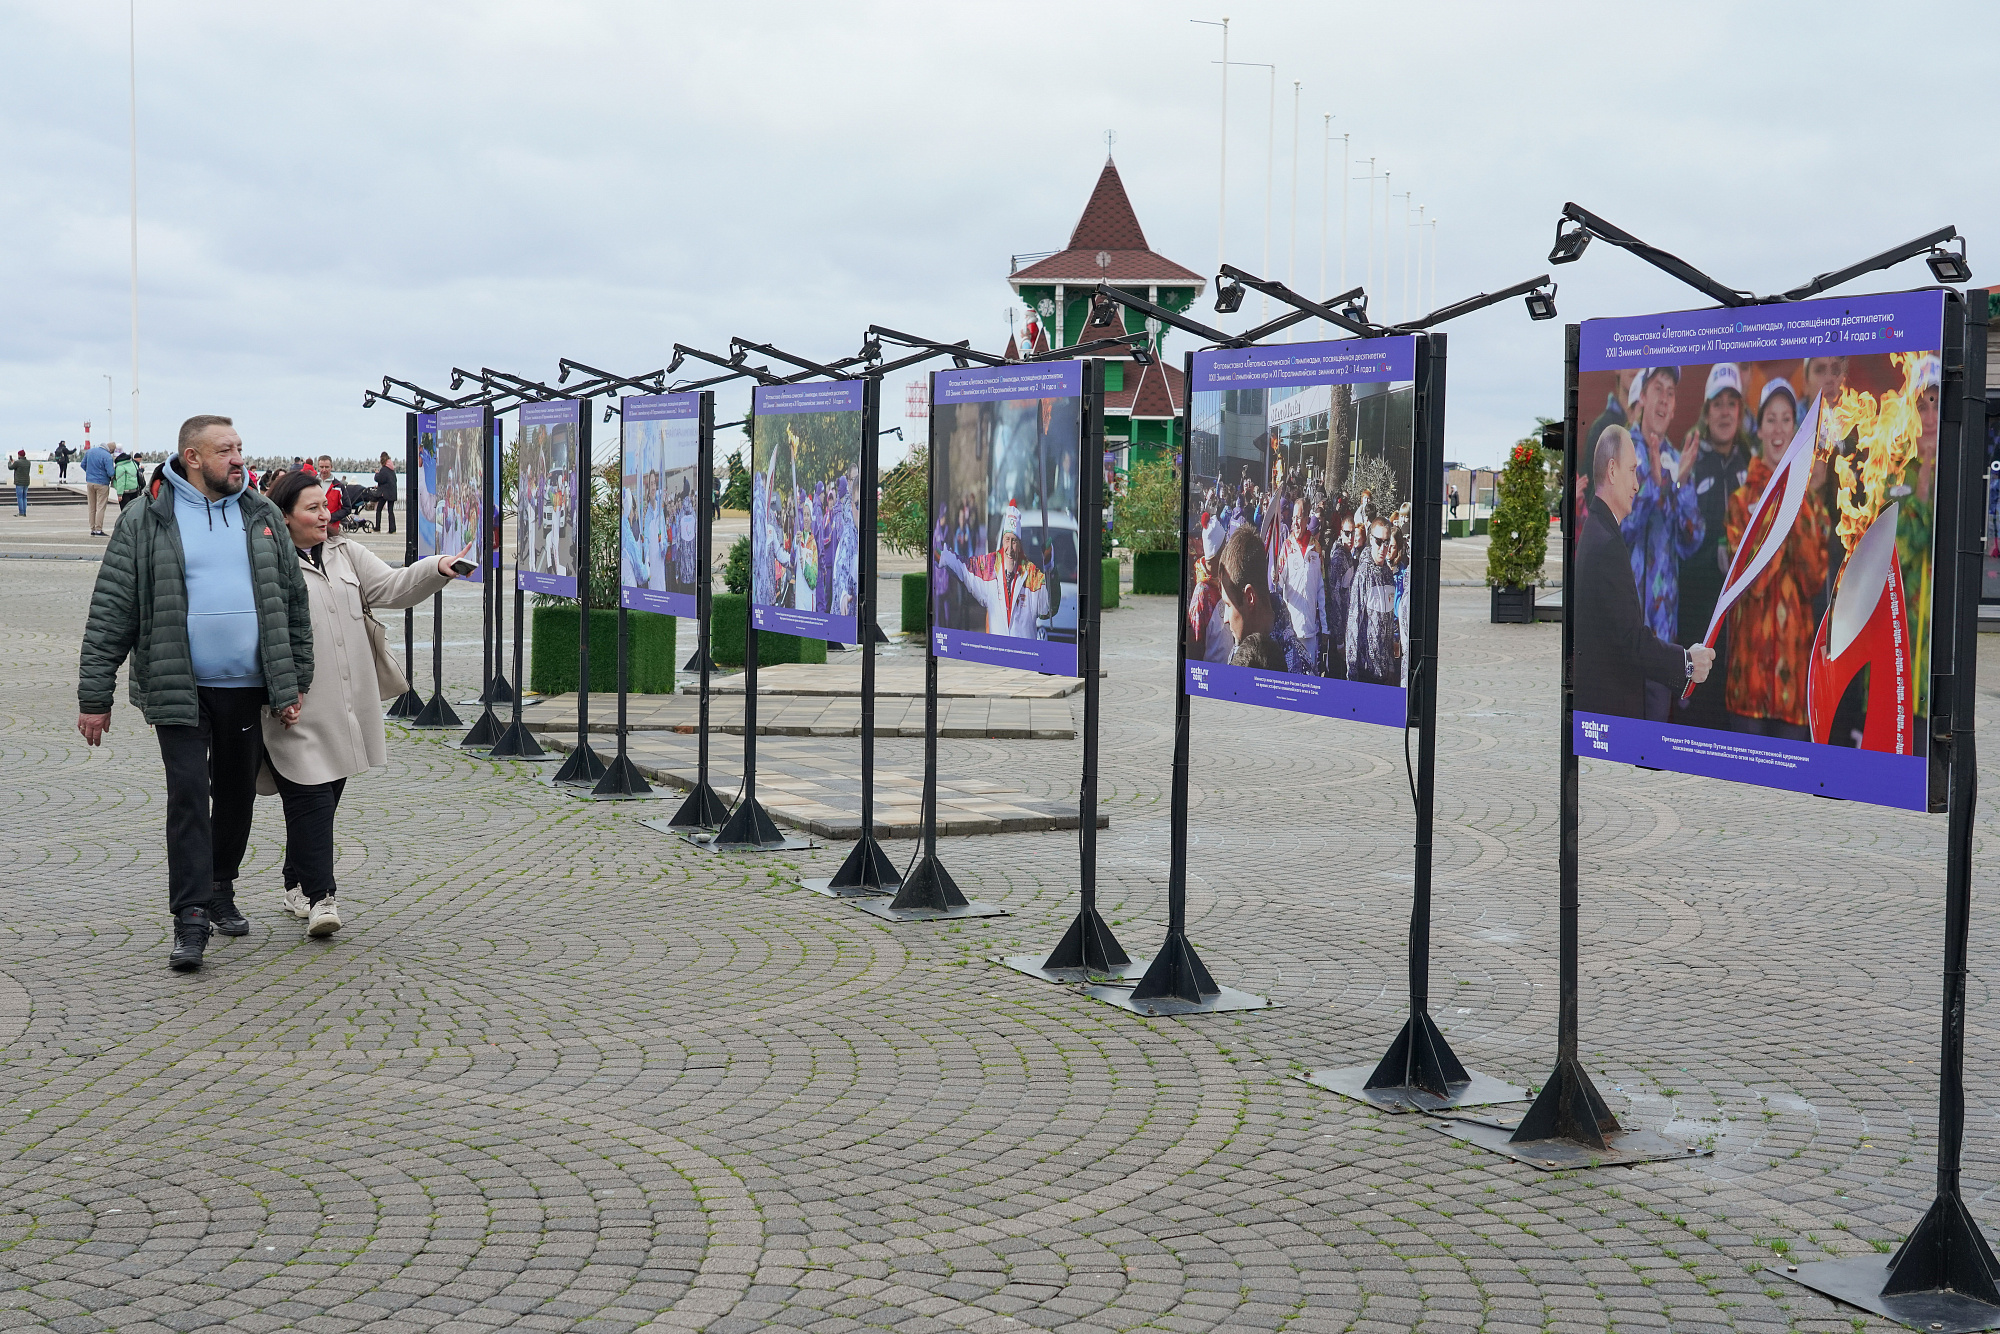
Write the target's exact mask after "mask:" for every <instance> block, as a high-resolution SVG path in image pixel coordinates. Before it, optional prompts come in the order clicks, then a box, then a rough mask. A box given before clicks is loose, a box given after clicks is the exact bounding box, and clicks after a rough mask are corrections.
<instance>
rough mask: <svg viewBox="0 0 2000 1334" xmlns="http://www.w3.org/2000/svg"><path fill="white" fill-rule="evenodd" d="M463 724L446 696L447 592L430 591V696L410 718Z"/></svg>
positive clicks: (414, 475)
mask: <svg viewBox="0 0 2000 1334" xmlns="http://www.w3.org/2000/svg"><path fill="white" fill-rule="evenodd" d="M431 421H432V430H431V459H432V466H433V467H435V466H436V460H437V428H436V421H437V418H436V417H432V418H431ZM421 434H422V433H421V432H419V445H418V449H417V452H416V453H415V454H413V455H412V456H411V466H410V490H409V495H410V535H411V541H415V540H416V532H417V523H418V515H417V493H418V490H419V488H420V486H421V483H422V478H421V477H420V476H419V475H418V471H417V470H418V469H419V468H421V467H422V466H423V448H422V444H421ZM431 531H432V532H433V533H436V532H437V531H438V526H437V516H436V515H435V514H433V515H432V516H431ZM438 554H443V553H438ZM451 554H452V555H457V554H458V553H457V552H452V553H451ZM460 725H461V723H460V719H459V716H458V710H456V709H454V708H452V707H451V701H450V700H448V699H446V698H445V697H444V593H443V592H442V591H440V592H437V593H433V594H431V697H430V700H429V701H428V702H427V703H426V704H425V705H424V707H423V709H422V710H421V711H420V712H419V713H418V714H417V716H416V717H415V718H413V719H412V720H411V721H410V726H412V727H420V728H424V729H427V730H435V729H442V728H446V727H458V726H460Z"/></svg>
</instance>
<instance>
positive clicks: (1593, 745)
mask: <svg viewBox="0 0 2000 1334" xmlns="http://www.w3.org/2000/svg"><path fill="white" fill-rule="evenodd" d="M1575 719H1576V731H1575V735H1574V736H1573V737H1572V738H1571V744H1573V745H1574V746H1575V747H1576V753H1577V754H1578V755H1580V756H1583V757H1585V758H1587V759H1598V760H1616V761H1618V762H1619V763H1620V764H1642V765H1646V766H1648V767H1649V768H1654V769H1671V770H1673V771H1675V772H1676V773H1684V774H1700V775H1702V776H1704V777H1707V778H1726V779H1729V780H1730V781H1731V782H1736V783H1753V784H1755V785H1756V786H1758V787H1775V788H1781V789H1784V790H1786V791H1790V792H1810V793H1812V794H1813V795H1815V796H1821V797H1839V798H1842V799H1843V800H1847V801H1866V802H1872V803H1873V804H1875V805H1877V806H1896V807H1900V808H1901V809H1903V810H1906V811H1921V810H1924V809H1926V801H1927V796H1926V792H1927V782H1928V772H1929V764H1930V761H1929V760H1927V759H1925V758H1924V757H1923V756H1921V755H1895V754H1885V753H1883V752H1882V751H1877V750H1856V749H1854V748H1852V747H1849V746H1822V745H1814V744H1812V743H1811V742H1806V741H1786V740H1782V739H1780V738H1778V737H1768V736H1755V735H1751V734H1749V733H1744V732H1719V731H1716V730H1715V729H1713V728H1708V727H1686V726H1681V725H1678V724H1674V723H1655V722H1648V721H1647V720H1645V719H1643V718H1617V717H1612V716H1609V715H1607V714H1602V713H1584V712H1582V711H1580V710H1579V711H1578V712H1577V714H1576V715H1575Z"/></svg>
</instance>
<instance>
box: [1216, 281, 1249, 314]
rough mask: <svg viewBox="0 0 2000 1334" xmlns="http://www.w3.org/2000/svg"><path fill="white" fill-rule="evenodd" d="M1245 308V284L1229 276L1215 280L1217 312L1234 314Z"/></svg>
mask: <svg viewBox="0 0 2000 1334" xmlns="http://www.w3.org/2000/svg"><path fill="white" fill-rule="evenodd" d="M1241 309H1243V284H1242V283H1239V282H1236V281H1234V280H1232V279H1228V278H1220V277H1218V278H1217V279H1216V280H1215V313H1216V314H1218V315H1234V314H1235V313H1236V312H1237V311H1239V310H1241Z"/></svg>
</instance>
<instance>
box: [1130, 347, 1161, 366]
mask: <svg viewBox="0 0 2000 1334" xmlns="http://www.w3.org/2000/svg"><path fill="white" fill-rule="evenodd" d="M1130 347H1131V349H1132V364H1133V365H1135V366H1150V365H1152V364H1153V362H1154V361H1155V360H1157V358H1155V357H1154V356H1153V354H1152V352H1151V351H1149V350H1148V349H1147V347H1146V345H1145V344H1144V343H1132V344H1130Z"/></svg>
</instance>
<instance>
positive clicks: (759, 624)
mask: <svg viewBox="0 0 2000 1334" xmlns="http://www.w3.org/2000/svg"><path fill="white" fill-rule="evenodd" d="M854 622H855V618H854V617H852V616H834V615H831V614H829V613H827V612H820V611H798V610H794V609H793V608H791V607H766V606H760V605H757V604H752V605H751V608H750V623H751V625H752V626H754V627H756V629H757V630H759V631H760V632H761V631H768V632H770V633H772V634H779V635H798V636H800V637H801V638H804V639H824V640H826V641H827V642H828V643H830V644H853V643H857V642H859V638H858V636H856V635H855V633H854Z"/></svg>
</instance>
